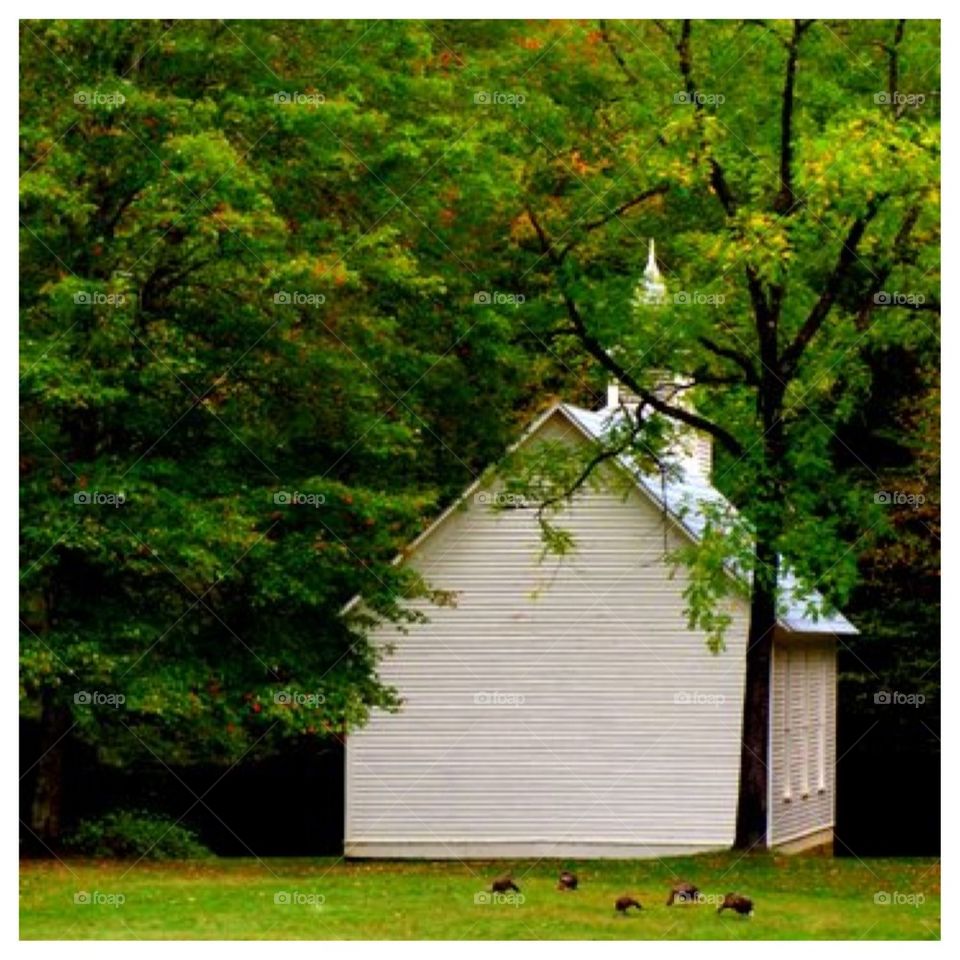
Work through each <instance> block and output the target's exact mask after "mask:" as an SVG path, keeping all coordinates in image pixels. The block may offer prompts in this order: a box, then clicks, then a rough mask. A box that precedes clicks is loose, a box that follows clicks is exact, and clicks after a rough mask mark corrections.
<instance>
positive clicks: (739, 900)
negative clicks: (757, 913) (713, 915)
mask: <svg viewBox="0 0 960 960" xmlns="http://www.w3.org/2000/svg"><path fill="white" fill-rule="evenodd" d="M724 910H735V911H736V912H737V913H739V914H740V916H750V915H751V914H752V913H753V901H752V900H751V899H750V898H749V897H741V896H740V894H739V893H728V894H727V895H726V896H725V897H724V898H723V903H721V904H720V906H719V907H717V913H722V912H723V911H724Z"/></svg>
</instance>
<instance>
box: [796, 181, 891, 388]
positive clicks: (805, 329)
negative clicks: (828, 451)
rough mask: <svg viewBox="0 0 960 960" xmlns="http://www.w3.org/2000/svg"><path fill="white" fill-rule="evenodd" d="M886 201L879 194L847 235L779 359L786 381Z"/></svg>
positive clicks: (831, 304)
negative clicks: (795, 332) (804, 318)
mask: <svg viewBox="0 0 960 960" xmlns="http://www.w3.org/2000/svg"><path fill="white" fill-rule="evenodd" d="M885 199H886V194H879V195H878V196H876V197H874V198H873V199H872V200H871V201H870V202H869V203H868V204H867V209H866V212H865V213H863V214H862V215H861V216H859V217H857V219H856V220H854V221H853V223H852V224H851V226H850V229H849V231H848V232H847V236H846V238H845V239H844V241H843V246H842V247H841V248H840V255H839V257H838V258H837V264H836V266H835V267H834V268H833V272H832V273H831V274H830V276H829V278H828V279H827V284H826V286H825V287H824V289H823V292H822V293H821V294H820V298H819V299H818V300H817V302H816V303H815V304H814V306H813V309H812V310H811V311H810V313H809V314H808V315H807V319H806V320H805V321H804V322H803V325H802V326H801V327H800V330H799V331H798V332H797V335H796V337H794V339H793V342H792V343H791V344H790V345H789V346H788V347H787V348H786V349H785V350H784V351H783V353H782V354H781V356H780V364H779V366H780V370H781V372H782V374H783V377H784V379H785V380H786V379H789V378H790V377H792V376H793V374H794V373H795V372H796V369H797V365H798V364H799V362H800V358H801V357H802V356H803V352H804V350H805V349H806V348H807V345H808V344H809V343H810V341H811V340H812V339H813V338H814V337H815V336H816V335H817V332H818V331H819V329H820V327H821V326H823V322H824V321H825V320H826V319H827V315H828V314H829V313H830V308H831V307H832V306H833V304H834V301H835V300H836V299H837V295H838V294H839V293H840V289H841V287H842V286H843V282H844V281H845V280H846V278H847V276H848V274H849V272H850V269H851V267H852V266H853V263H854V261H855V260H856V259H857V246H858V245H859V243H860V241H861V239H862V238H863V234H864V232H865V231H866V229H867V227H868V226H869V225H870V222H871V221H872V220H873V219H874V217H876V215H877V213H878V212H879V210H880V206H881V205H882V203H883V201H884V200H885Z"/></svg>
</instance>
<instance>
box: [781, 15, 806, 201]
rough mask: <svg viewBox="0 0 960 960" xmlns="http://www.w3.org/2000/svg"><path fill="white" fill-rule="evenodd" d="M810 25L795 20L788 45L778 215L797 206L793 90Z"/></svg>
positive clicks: (782, 104) (784, 84)
mask: <svg viewBox="0 0 960 960" xmlns="http://www.w3.org/2000/svg"><path fill="white" fill-rule="evenodd" d="M812 23H813V21H812V20H794V21H793V36H792V37H791V38H790V43H789V44H788V45H787V70H786V76H785V78H784V81H783V97H782V99H781V102H780V192H779V193H778V194H777V199H776V200H775V201H774V204H773V209H774V210H775V211H776V212H777V213H779V214H786V213H790V212H792V211H793V210H794V208H795V206H796V202H797V201H796V196H795V194H794V192H793V170H792V168H793V104H794V87H795V84H796V80H797V58H798V56H799V50H800V39H801V38H802V37H803V35H804V33H806V31H807V30H808V29H809V28H810V25H811V24H812Z"/></svg>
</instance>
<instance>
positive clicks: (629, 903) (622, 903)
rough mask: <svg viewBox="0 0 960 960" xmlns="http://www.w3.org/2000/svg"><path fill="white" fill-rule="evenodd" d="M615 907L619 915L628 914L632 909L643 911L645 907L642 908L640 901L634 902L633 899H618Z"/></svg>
mask: <svg viewBox="0 0 960 960" xmlns="http://www.w3.org/2000/svg"><path fill="white" fill-rule="evenodd" d="M614 906H615V907H616V908H617V913H622V914H626V912H627V911H628V910H629V909H630V908H631V907H636V908H637V909H638V910H642V909H643V907H641V906H640V901H639V900H634V899H633V897H618V898H617V902H616V903H615V904H614Z"/></svg>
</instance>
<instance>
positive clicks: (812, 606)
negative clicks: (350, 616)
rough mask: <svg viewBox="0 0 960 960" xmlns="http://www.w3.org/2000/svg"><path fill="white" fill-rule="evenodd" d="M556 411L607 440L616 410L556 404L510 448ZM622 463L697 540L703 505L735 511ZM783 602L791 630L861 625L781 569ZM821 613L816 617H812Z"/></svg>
mask: <svg viewBox="0 0 960 960" xmlns="http://www.w3.org/2000/svg"><path fill="white" fill-rule="evenodd" d="M555 413H561V414H563V416H564V417H565V418H566V419H567V420H568V421H569V422H570V423H571V424H572V425H573V426H574V427H576V428H577V429H578V430H579V431H580V432H581V433H582V434H583V435H584V436H585V437H586V438H587V439H588V440H591V441H599V440H603V438H604V436H605V435H606V433H607V431H608V430H609V429H610V427H611V424H612V423H613V422H614V418H615V417H616V416H617V414H616V413H613V414H611V412H610V411H604V410H586V409H584V408H583V407H575V406H573V404H570V403H557V404H554V405H553V406H552V407H550V408H549V409H548V410H546V411H544V412H543V413H541V414H540V415H539V416H538V417H536V418H535V419H534V421H533V422H532V423H531V424H530V425H529V426H528V427H527V429H526V430H525V431H524V433H523V436H522V437H521V438H520V439H519V440H518V441H517V442H516V443H515V444H513V446H512V447H511V448H510V449H511V451H512V450H515V449H516V448H517V447H519V446H520V445H521V444H522V443H523V442H524V441H525V440H527V439H529V438H530V437H531V436H533V435H534V434H535V433H536V432H537V431H538V430H539V429H540V427H542V426H543V425H544V424H545V423H546V422H547V421H548V420H549V419H550V417H552V416H553V415H554V414H555ZM618 459H619V460H620V463H621V466H623V467H624V468H625V469H626V470H627V471H629V473H630V474H631V475H632V476H633V478H634V481H635V482H636V484H637V487H638V489H639V490H640V491H641V492H642V493H644V494H645V495H646V496H648V497H649V498H650V499H651V500H652V501H653V502H654V503H655V504H656V505H657V507H658V509H660V510H666V512H667V513H668V514H669V515H670V517H671V518H672V519H673V520H674V521H675V522H676V523H677V524H678V526H679V527H680V528H681V529H682V530H683V531H684V532H685V533H686V534H687V535H688V536H689V537H691V538H692V539H693V540H700V538H701V537H702V536H703V531H704V528H705V527H706V522H707V521H706V516H705V513H704V511H703V509H702V506H701V505H702V504H708V503H709V504H715V505H716V506H718V507H719V508H721V509H723V510H724V511H730V512H732V513H736V508H735V507H734V506H733V505H732V504H731V503H730V501H729V500H727V499H726V497H724V496H723V494H722V493H720V491H719V490H717V489H716V488H715V487H713V486H712V485H711V484H709V483H708V482H707V481H706V480H705V479H703V478H702V477H699V476H696V475H695V474H682V475H680V476H679V477H677V478H674V479H669V478H668V479H667V480H666V481H664V480H663V478H661V476H660V474H656V475H650V474H643V473H641V472H640V471H639V470H637V468H636V466H635V465H634V464H633V463H632V462H631V460H630V458H629V457H628V456H625V455H624V456H621V457H619V458H618ZM485 479H486V478H485V477H478V478H477V479H476V480H474V481H473V483H471V484H470V486H468V487H467V489H466V490H464V491H463V493H462V494H461V495H460V497H459V498H458V499H457V500H456V501H454V502H453V503H451V504H450V506H449V507H447V508H446V510H444V511H443V512H442V513H441V514H440V515H439V516H438V517H437V518H436V520H434V521H433V523H431V524H430V525H429V526H428V527H427V528H426V529H425V530H424V531H423V532H422V533H421V534H420V535H419V536H418V537H417V538H416V539H415V540H413V542H412V543H410V545H409V546H408V547H407V550H406V551H405V554H401V555H399V556H397V557H396V559H395V560H394V562H395V563H400V562H401V561H402V560H403V558H404V556H405V555H406V554H409V552H410V551H411V550H414V549H416V548H417V547H418V546H419V545H420V544H421V543H423V541H424V540H426V539H427V538H428V537H429V536H430V535H431V534H432V533H433V532H434V531H435V530H436V529H437V528H438V527H440V525H441V524H442V523H443V522H444V521H445V520H446V519H447V518H448V517H449V516H451V515H452V514H453V513H454V511H456V510H457V509H458V508H459V507H460V506H461V505H462V504H463V503H464V502H465V501H466V500H467V498H468V497H470V496H472V495H473V493H475V492H476V490H477V489H478V488H479V487H480V486H481V485H482V484H483V482H484V480H485ZM733 573H734V574H735V575H738V576H740V577H741V578H742V579H748V577H747V576H746V575H744V574H743V573H738V572H737V571H735V570H734V571H733ZM780 594H781V598H780V599H781V603H782V604H783V605H784V606H785V607H786V612H785V613H783V614H781V616H780V617H779V618H778V622H779V624H780V626H781V627H783V628H784V629H785V630H789V631H790V632H792V633H828V634H856V633H859V631H858V630H857V628H856V627H855V626H854V625H853V624H852V623H850V621H849V620H847V618H846V617H844V616H843V614H841V613H839V612H837V613H832V614H827V613H825V612H824V611H825V604H824V601H823V597H821V596H820V594H819V593H817V592H816V591H814V592H812V593H806V594H804V593H801V592H800V590H799V587H798V585H797V582H796V578H795V577H794V575H793V574H792V573H791V572H790V571H789V570H781V573H780ZM360 599H361V598H360V596H359V595H357V596H355V597H354V598H353V599H352V600H350V601H349V603H347V604H346V605H345V606H344V608H343V610H342V612H343V613H346V612H348V611H349V610H351V609H353V607H355V606H356V605H357V603H359V601H360ZM811 611H817V615H816V616H813V615H811Z"/></svg>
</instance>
